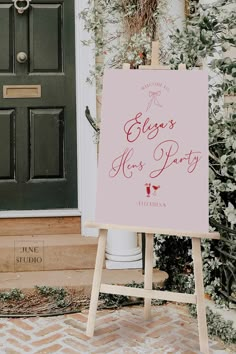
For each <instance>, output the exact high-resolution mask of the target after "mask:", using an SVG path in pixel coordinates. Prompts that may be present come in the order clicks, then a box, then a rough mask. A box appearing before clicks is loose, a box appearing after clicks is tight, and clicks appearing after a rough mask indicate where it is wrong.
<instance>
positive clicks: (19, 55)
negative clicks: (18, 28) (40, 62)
mask: <svg viewBox="0 0 236 354" xmlns="http://www.w3.org/2000/svg"><path fill="white" fill-rule="evenodd" d="M27 59H28V56H27V54H26V53H25V52H19V53H17V55H16V60H17V61H18V63H20V64H23V63H25V62H26V61H27Z"/></svg>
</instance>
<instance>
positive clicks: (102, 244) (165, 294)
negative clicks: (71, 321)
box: [85, 42, 220, 354]
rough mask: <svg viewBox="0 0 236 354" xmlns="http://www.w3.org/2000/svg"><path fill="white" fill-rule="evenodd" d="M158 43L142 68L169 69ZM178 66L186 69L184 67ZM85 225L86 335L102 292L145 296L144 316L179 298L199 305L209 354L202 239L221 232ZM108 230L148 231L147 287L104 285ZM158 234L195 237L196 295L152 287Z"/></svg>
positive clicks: (202, 346) (200, 326) (202, 340)
mask: <svg viewBox="0 0 236 354" xmlns="http://www.w3.org/2000/svg"><path fill="white" fill-rule="evenodd" d="M158 52H159V48H158V42H153V45H152V62H151V65H150V66H141V67H140V69H159V70H160V69H168V67H166V66H160V65H159V59H158ZM128 68H129V64H124V69H128ZM179 69H185V66H182V67H180V68H179ZM85 226H86V227H89V228H90V227H91V228H97V229H99V239H98V249H97V256H96V263H95V270H94V276H93V285H92V293H91V300H90V308H89V315H88V323H87V331H86V334H87V336H89V337H92V336H93V334H94V327H95V320H96V312H97V305H98V296H99V292H102V293H107V294H117V295H126V296H134V297H143V298H144V318H145V320H149V319H150V318H151V299H160V300H167V301H176V302H183V303H190V304H196V305H197V318H198V330H199V342H200V351H201V352H202V353H204V354H208V353H209V349H208V335H207V323H206V310H205V301H204V286H203V273H202V255H201V239H202V238H208V239H217V240H218V239H219V238H220V235H219V233H217V232H212V233H200V232H199V233H198V232H185V231H183V232H177V231H175V230H168V229H156V228H155V229H153V228H147V227H142V226H127V225H115V224H98V223H95V222H87V223H86V224H85ZM109 229H117V230H126V231H132V232H139V233H145V237H146V250H145V274H144V289H139V288H130V287H126V286H120V285H109V284H101V280H102V269H103V262H104V257H105V249H106V242H107V232H108V230H109ZM155 234H164V235H175V236H185V237H191V239H192V255H193V266H194V276H195V294H185V293H175V292H173V293H172V292H170V291H159V290H152V279H153V239H154V235H155Z"/></svg>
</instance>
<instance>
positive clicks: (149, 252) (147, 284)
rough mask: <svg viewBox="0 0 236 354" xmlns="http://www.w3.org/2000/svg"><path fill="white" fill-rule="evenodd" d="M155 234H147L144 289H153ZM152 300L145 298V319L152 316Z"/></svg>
mask: <svg viewBox="0 0 236 354" xmlns="http://www.w3.org/2000/svg"><path fill="white" fill-rule="evenodd" d="M153 237H154V235H153V234H146V252H145V274H144V289H147V290H152V273H153ZM151 301H152V299H148V298H144V319H145V320H149V319H150V318H151Z"/></svg>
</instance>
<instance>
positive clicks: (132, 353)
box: [0, 304, 229, 354]
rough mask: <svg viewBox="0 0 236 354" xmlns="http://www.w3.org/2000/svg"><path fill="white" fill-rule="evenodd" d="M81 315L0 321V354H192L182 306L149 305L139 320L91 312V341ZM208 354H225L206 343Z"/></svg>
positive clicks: (132, 314) (192, 329) (131, 314)
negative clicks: (147, 315)
mask: <svg viewBox="0 0 236 354" xmlns="http://www.w3.org/2000/svg"><path fill="white" fill-rule="evenodd" d="M87 313H88V312H87V311H83V312H82V313H77V314H71V315H64V316H57V317H35V318H17V319H7V318H0V354H26V353H30V354H50V353H63V354H76V353H83V354H86V353H87V354H90V353H96V354H99V353H101V354H105V353H112V354H137V353H139V354H140V353H146V354H167V353H168V354H171V353H172V354H197V353H200V352H199V344H198V331H197V324H196V320H195V319H193V318H191V317H190V315H189V314H188V310H187V307H186V306H183V305H175V304H167V305H163V306H153V308H152V315H153V316H152V320H151V321H144V319H143V308H142V307H129V308H122V309H120V310H113V311H112V310H109V311H108V310H103V311H99V312H98V313H97V322H96V330H95V335H94V337H93V338H88V337H87V336H86V335H85V328H86V322H87ZM209 344H210V353H211V354H226V353H229V351H228V350H226V349H225V347H224V345H222V344H221V343H219V342H217V341H213V340H209Z"/></svg>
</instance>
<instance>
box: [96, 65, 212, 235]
mask: <svg viewBox="0 0 236 354" xmlns="http://www.w3.org/2000/svg"><path fill="white" fill-rule="evenodd" d="M99 151H100V153H99V167H98V187H97V207H96V221H97V222H99V223H112V224H119V225H129V226H142V227H143V226H145V227H156V228H163V229H173V230H176V231H200V232H208V77H207V73H206V72H204V71H195V70H194V71H171V70H160V71H159V70H107V71H106V72H105V75H104V89H103V102H102V122H101V137H100V149H99Z"/></svg>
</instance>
